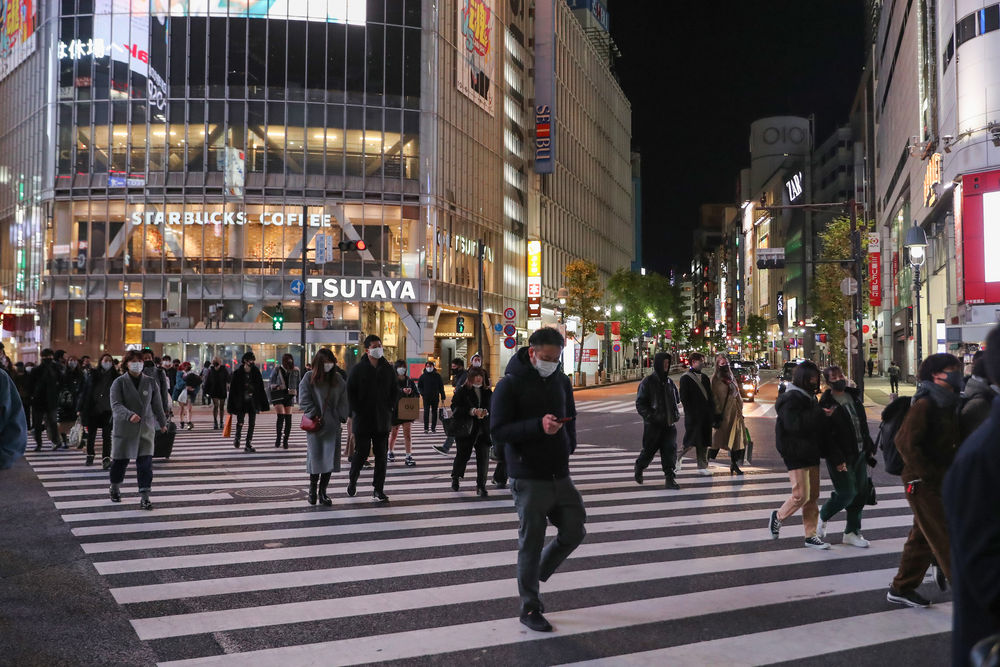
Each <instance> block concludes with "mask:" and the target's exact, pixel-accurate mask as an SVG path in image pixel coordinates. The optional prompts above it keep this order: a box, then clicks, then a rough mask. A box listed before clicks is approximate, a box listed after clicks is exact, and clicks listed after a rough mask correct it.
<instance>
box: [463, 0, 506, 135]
mask: <svg viewBox="0 0 1000 667" xmlns="http://www.w3.org/2000/svg"><path fill="white" fill-rule="evenodd" d="M456 7H457V11H458V14H457V25H458V35H457V36H456V39H457V42H456V43H457V44H458V61H457V67H458V72H457V73H456V76H455V79H456V81H457V84H458V89H459V90H460V91H461V92H462V93H463V94H464V95H465V96H466V97H468V98H469V99H470V100H472V101H473V102H475V103H476V105H477V106H479V107H480V108H481V109H483V110H484V111H486V112H487V113H489V114H490V115H491V116H492V115H493V105H494V100H495V97H496V85H495V84H494V76H495V75H494V70H495V69H496V67H495V62H494V61H495V60H496V54H495V53H494V45H493V42H494V39H493V23H494V16H493V7H492V1H491V0H457V2H456Z"/></svg>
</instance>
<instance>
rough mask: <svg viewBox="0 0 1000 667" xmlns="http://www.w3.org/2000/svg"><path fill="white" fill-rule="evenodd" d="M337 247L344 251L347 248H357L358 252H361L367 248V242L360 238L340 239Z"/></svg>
mask: <svg viewBox="0 0 1000 667" xmlns="http://www.w3.org/2000/svg"><path fill="white" fill-rule="evenodd" d="M337 248H339V249H340V251H341V252H346V251H348V250H357V251H358V252H361V251H363V250H365V249H366V248H368V244H367V243H365V242H364V241H362V240H360V239H359V240H357V241H341V242H340V243H338V244H337Z"/></svg>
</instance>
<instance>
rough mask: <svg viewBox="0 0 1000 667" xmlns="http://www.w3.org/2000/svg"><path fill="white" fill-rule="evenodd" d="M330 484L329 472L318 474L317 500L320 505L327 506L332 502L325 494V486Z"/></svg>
mask: <svg viewBox="0 0 1000 667" xmlns="http://www.w3.org/2000/svg"><path fill="white" fill-rule="evenodd" d="M329 484H330V473H328V472H325V473H323V474H322V475H320V476H319V502H320V504H321V505H326V506H327V507H329V506H330V505H332V504H333V501H332V500H330V497H329V496H328V495H326V487H327V486H328V485H329Z"/></svg>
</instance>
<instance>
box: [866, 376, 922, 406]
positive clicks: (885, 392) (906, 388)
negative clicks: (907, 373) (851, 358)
mask: <svg viewBox="0 0 1000 667" xmlns="http://www.w3.org/2000/svg"><path fill="white" fill-rule="evenodd" d="M889 389H890V387H889V377H888V376H886V375H883V376H881V377H880V376H878V375H876V376H874V377H868V376H867V375H866V376H865V407H877V406H881V407H885V406H886V405H889V403H890V402H891V401H892V398H891V397H890V392H889ZM916 391H917V388H916V386H915V385H912V384H907V383H906V382H900V383H899V396H913V394H914V393H916Z"/></svg>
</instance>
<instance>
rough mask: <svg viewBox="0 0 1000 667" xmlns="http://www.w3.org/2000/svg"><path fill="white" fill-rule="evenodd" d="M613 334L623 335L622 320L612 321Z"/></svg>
mask: <svg viewBox="0 0 1000 667" xmlns="http://www.w3.org/2000/svg"><path fill="white" fill-rule="evenodd" d="M611 335H612V336H621V335H622V323H621V322H612V323H611Z"/></svg>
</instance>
